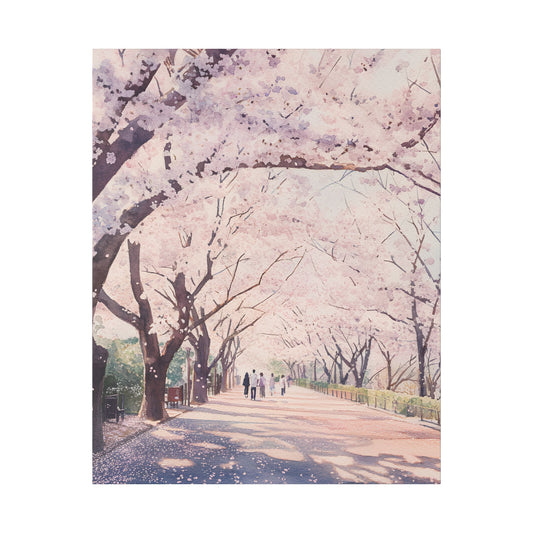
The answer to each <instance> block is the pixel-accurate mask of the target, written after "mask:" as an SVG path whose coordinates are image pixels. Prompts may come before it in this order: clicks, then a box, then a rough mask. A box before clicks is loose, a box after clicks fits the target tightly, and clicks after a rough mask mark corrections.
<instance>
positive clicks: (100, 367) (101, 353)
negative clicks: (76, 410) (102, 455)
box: [93, 339, 109, 453]
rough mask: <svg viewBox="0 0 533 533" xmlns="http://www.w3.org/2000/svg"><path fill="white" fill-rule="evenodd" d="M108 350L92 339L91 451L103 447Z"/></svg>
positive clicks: (96, 450) (99, 449) (97, 450)
mask: <svg viewBox="0 0 533 533" xmlns="http://www.w3.org/2000/svg"><path fill="white" fill-rule="evenodd" d="M108 356H109V353H108V351H107V350H106V349H105V348H103V347H102V346H98V344H96V342H95V341H94V339H93V453H94V452H99V451H101V450H103V449H104V430H103V422H104V421H103V417H102V395H103V392H104V376H105V368H106V364H107V358H108Z"/></svg>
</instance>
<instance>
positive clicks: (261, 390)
mask: <svg viewBox="0 0 533 533" xmlns="http://www.w3.org/2000/svg"><path fill="white" fill-rule="evenodd" d="M265 388H266V379H265V376H263V372H260V373H259V397H260V398H264V397H265V396H266V395H265Z"/></svg>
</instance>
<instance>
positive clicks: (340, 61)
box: [93, 50, 440, 441]
mask: <svg viewBox="0 0 533 533" xmlns="http://www.w3.org/2000/svg"><path fill="white" fill-rule="evenodd" d="M439 93H440V74H439V55H438V52H434V51H422V50H404V51H402V50H395V51H389V50H381V51H367V50H365V51H354V50H348V51H345V50H344V51H342V50H341V51H338V50H328V51H313V50H304V51H301V50H153V51H148V50H141V51H139V50H132V51H130V50H119V51H111V50H99V51H96V52H95V61H94V150H93V153H94V166H93V182H94V187H93V192H94V194H93V196H94V257H93V303H94V306H93V309H96V305H97V302H98V301H99V298H100V294H101V291H102V288H103V286H104V283H106V280H108V278H109V275H110V272H111V271H112V266H113V265H114V263H115V262H116V261H117V260H120V256H121V254H120V250H121V248H122V245H123V243H124V241H125V240H126V239H127V238H128V237H130V236H132V235H135V234H138V233H139V232H142V229H143V226H144V224H145V223H146V221H148V219H149V218H151V217H153V216H154V215H155V214H156V213H157V212H158V211H160V210H162V209H163V210H164V209H165V208H166V206H171V205H172V206H173V209H174V210H175V211H176V212H177V213H178V214H179V212H180V209H181V206H180V202H181V205H184V204H186V203H187V198H188V195H190V194H191V193H193V195H194V194H195V193H196V191H197V188H198V187H199V186H200V188H201V186H202V184H203V183H204V182H206V181H209V182H214V183H218V185H219V186H223V184H226V185H229V184H232V186H233V187H234V188H235V189H237V188H238V189H239V190H240V194H241V195H242V198H243V199H248V198H247V196H248V192H247V191H254V193H255V191H257V189H258V188H257V187H255V185H256V184H258V182H257V176H265V178H262V179H263V180H264V181H263V182H262V183H261V184H260V185H261V187H260V190H263V191H264V190H265V189H266V190H268V191H269V192H272V191H273V190H278V191H283V192H284V193H286V197H287V198H290V199H291V200H290V202H292V204H293V206H292V208H293V211H294V210H297V209H296V208H297V207H298V208H301V210H311V211H312V209H314V207H313V205H312V203H310V202H309V198H308V197H306V195H305V194H302V193H301V191H297V190H292V191H290V190H289V189H291V181H292V180H296V182H298V180H301V174H299V172H300V169H304V170H312V171H314V172H315V175H317V176H318V175H319V174H320V173H323V172H333V171H344V174H343V176H345V175H354V174H357V175H361V176H371V175H372V172H377V171H380V172H388V173H389V174H390V175H392V176H394V180H395V186H396V187H397V188H398V191H401V192H402V193H405V194H409V193H410V192H412V191H423V192H424V194H425V195H429V196H433V197H435V198H438V197H439V195H440V178H439V175H440V165H439V163H438V152H439V149H440V147H439V131H438V130H439V122H440V100H439V98H440V96H439ZM254 169H255V170H254ZM261 169H265V170H261ZM276 169H278V170H276ZM282 169H289V170H291V171H292V172H291V173H290V174H289V175H284V173H283V172H282ZM232 171H237V172H236V173H235V172H232ZM257 172H259V174H257ZM271 178H272V179H271ZM289 178H290V179H289ZM342 179H344V178H342ZM371 179H375V178H371ZM398 191H391V192H396V193H397V192H398ZM298 194H299V196H296V195H298ZM211 198H216V200H212V201H218V202H222V201H223V200H224V196H223V195H217V194H215V195H212V196H211ZM304 202H306V203H307V204H308V205H307V206H306V205H305V204H304ZM208 203H209V202H208ZM298 204H302V205H298ZM251 207H252V206H250V205H249V204H248V205H246V202H244V204H243V205H242V209H241V210H240V211H239V213H240V215H239V216H238V219H239V220H241V219H244V218H246V217H253V216H255V214H253V211H254V208H253V207H252V208H251ZM250 208H251V210H250ZM201 211H202V210H201V209H199V210H198V213H199V216H200V213H201ZM311 211H310V212H311ZM274 212H279V210H278V209H276V210H275V211H274ZM280 216H281V215H280ZM280 216H278V218H280ZM282 216H284V217H285V222H286V223H288V225H287V226H286V227H292V226H291V219H294V218H297V217H294V216H292V217H291V216H290V215H289V214H288V212H285V213H284V214H283V215H282ZM308 216H309V214H308ZM211 231H213V228H211ZM239 231H240V230H239ZM180 235H181V236H182V241H183V243H187V239H188V238H189V237H188V235H191V232H190V231H189V232H186V231H183V232H182V233H180ZM160 237H162V235H158V238H160ZM134 238H136V237H134ZM165 238H166V239H169V238H172V237H163V239H165ZM192 238H193V239H194V238H195V237H194V236H193V237H192ZM260 238H261V239H263V236H262V235H261V237H260ZM265 238H266V240H268V239H269V238H270V239H271V240H272V241H275V240H276V238H277V237H276V236H274V235H271V236H270V237H269V236H265ZM331 238H332V237H331V236H330V240H331ZM313 239H314V240H313V241H312V242H313V243H314V244H317V243H321V245H323V244H324V242H325V241H324V239H321V238H320V237H318V238H315V235H313ZM307 244H309V241H307V243H304V247H303V248H302V250H301V255H300V258H301V259H300V260H299V261H301V265H303V264H304V262H306V260H305V259H304V256H305V254H306V253H308V251H307V250H308V248H307V247H306V245H307ZM329 244H330V245H331V243H329ZM144 246H145V245H144V244H143V248H144ZM268 246H269V245H265V247H268ZM278 248H279V243H278ZM273 249H275V248H273ZM329 252H331V255H332V260H337V261H338V260H339V256H337V255H336V254H337V250H334V249H333V247H332V246H330V247H329ZM122 255H123V254H122ZM198 257H203V258H204V260H205V255H203V256H198ZM314 260H315V261H316V260H317V256H316V254H315V256H314ZM161 264H163V263H161ZM170 264H171V263H167V265H170ZM347 264H348V263H347ZM347 264H345V265H343V267H346V265H347ZM250 265H251V263H250ZM294 266H295V265H294V264H293V265H292V267H294ZM351 266H352V267H353V268H356V267H354V266H353V265H351ZM292 267H291V268H292ZM300 268H301V266H298V269H300ZM256 271H257V270H256ZM353 272H355V271H352V273H353ZM290 273H291V270H289V271H288V272H286V276H288V275H290ZM243 279H245V278H243ZM348 279H351V280H353V281H355V280H354V279H353V277H350V276H349V277H348ZM292 281H295V280H293V279H292V278H291V282H292ZM355 282H356V283H357V281H355ZM219 290H222V289H219ZM267 296H268V295H267ZM329 299H330V300H331V304H332V305H338V301H337V300H336V299H335V297H334V296H333V295H331V296H330V297H329ZM270 303H272V302H270ZM328 305H329V304H328ZM204 309H207V307H204ZM155 322H157V320H155ZM420 327H421V328H423V327H424V326H420ZM305 350H307V348H305ZM302 351H303V350H302ZM93 353H94V355H93V365H94V372H93V381H94V384H93V385H94V391H95V392H94V406H95V412H97V411H98V405H99V404H98V398H99V394H100V390H101V387H100V382H101V380H102V379H103V372H104V371H105V361H106V354H105V350H102V349H101V348H98V347H97V346H96V345H95V346H94V350H93ZM300 356H301V357H308V355H306V354H303V353H302V354H300V355H299V357H300ZM95 416H96V418H95V426H97V425H98V415H97V414H96V415H95ZM97 437H98V436H97ZM96 440H97V441H98V438H96Z"/></svg>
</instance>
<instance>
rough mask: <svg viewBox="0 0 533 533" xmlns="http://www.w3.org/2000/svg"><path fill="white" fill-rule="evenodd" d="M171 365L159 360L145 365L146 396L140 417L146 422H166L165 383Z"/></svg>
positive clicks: (144, 396)
mask: <svg viewBox="0 0 533 533" xmlns="http://www.w3.org/2000/svg"><path fill="white" fill-rule="evenodd" d="M168 366H169V363H167V362H166V361H163V360H161V359H160V360H159V361H157V362H155V363H145V364H144V395H143V401H142V404H141V409H140V411H139V416H140V417H141V418H145V419H146V420H153V421H156V420H165V419H166V418H168V413H167V410H166V409H165V383H166V379H167V370H168Z"/></svg>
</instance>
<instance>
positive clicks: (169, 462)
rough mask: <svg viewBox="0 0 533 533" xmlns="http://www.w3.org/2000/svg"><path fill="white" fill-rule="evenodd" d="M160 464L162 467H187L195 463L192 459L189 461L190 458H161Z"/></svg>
mask: <svg viewBox="0 0 533 533" xmlns="http://www.w3.org/2000/svg"><path fill="white" fill-rule="evenodd" d="M158 464H159V466H160V467H161V468H187V467H190V466H194V463H193V462H192V461H189V459H169V458H167V459H161V460H160V461H159V463H158Z"/></svg>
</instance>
